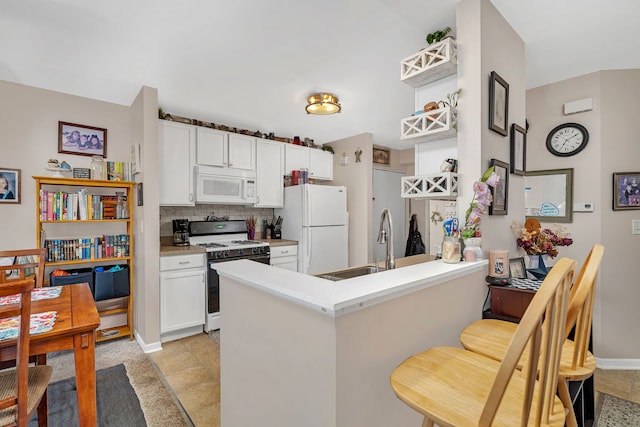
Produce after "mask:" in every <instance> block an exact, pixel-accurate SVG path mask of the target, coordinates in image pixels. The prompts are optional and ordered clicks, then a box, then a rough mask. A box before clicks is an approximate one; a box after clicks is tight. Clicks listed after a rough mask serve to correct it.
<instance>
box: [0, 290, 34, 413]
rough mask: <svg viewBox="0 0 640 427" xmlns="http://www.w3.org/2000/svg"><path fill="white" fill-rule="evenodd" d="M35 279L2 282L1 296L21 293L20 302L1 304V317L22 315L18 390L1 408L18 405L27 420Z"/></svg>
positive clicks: (17, 354)
mask: <svg viewBox="0 0 640 427" xmlns="http://www.w3.org/2000/svg"><path fill="white" fill-rule="evenodd" d="M34 282H35V281H34V279H33V278H32V279H18V280H10V281H8V282H6V283H2V284H0V297H3V296H7V295H15V294H20V295H21V298H20V302H18V303H16V304H11V305H5V306H0V317H1V318H6V317H13V316H19V317H20V326H19V329H18V337H17V338H16V340H17V345H16V371H17V375H16V388H15V389H16V390H17V393H16V394H15V395H14V396H11V397H7V398H5V399H2V400H1V401H0V410H3V409H6V408H9V407H11V406H13V405H17V412H18V414H17V419H18V420H26V417H27V386H28V375H29V372H28V370H29V326H30V325H29V323H30V317H31V291H32V290H33V288H34ZM25 422H26V421H25Z"/></svg>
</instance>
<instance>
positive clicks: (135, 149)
mask: <svg viewBox="0 0 640 427" xmlns="http://www.w3.org/2000/svg"><path fill="white" fill-rule="evenodd" d="M140 161H141V159H140V144H133V145H132V146H131V174H132V175H136V174H139V173H140V172H142V163H140Z"/></svg>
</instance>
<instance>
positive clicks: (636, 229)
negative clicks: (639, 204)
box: [631, 219, 640, 234]
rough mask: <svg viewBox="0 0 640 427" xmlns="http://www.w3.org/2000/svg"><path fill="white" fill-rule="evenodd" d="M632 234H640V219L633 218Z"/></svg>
mask: <svg viewBox="0 0 640 427" xmlns="http://www.w3.org/2000/svg"><path fill="white" fill-rule="evenodd" d="M631 234H640V219H632V220H631Z"/></svg>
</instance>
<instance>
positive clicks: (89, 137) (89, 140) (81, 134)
mask: <svg viewBox="0 0 640 427" xmlns="http://www.w3.org/2000/svg"><path fill="white" fill-rule="evenodd" d="M58 153H63V154H75V155H77V156H102V157H104V158H106V157H107V130H106V129H104V128H98V127H94V126H86V125H79V124H76V123H67V122H58Z"/></svg>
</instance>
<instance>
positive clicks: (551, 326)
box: [391, 258, 576, 427]
mask: <svg viewBox="0 0 640 427" xmlns="http://www.w3.org/2000/svg"><path fill="white" fill-rule="evenodd" d="M575 269H576V262H575V261H573V260H571V259H568V258H562V259H561V260H559V261H558V262H557V263H556V265H555V266H554V267H553V269H552V270H551V271H550V272H549V274H548V275H547V277H546V278H545V280H544V282H543V283H542V285H540V289H539V290H538V292H537V293H536V295H535V297H534V298H533V300H532V301H531V304H530V305H529V307H528V308H527V310H526V312H525V313H524V316H523V317H522V320H521V322H520V323H519V324H518V325H517V329H516V332H515V334H514V335H513V340H512V341H511V343H510V344H509V346H508V348H507V351H506V352H505V354H504V358H503V360H502V362H498V361H496V360H493V359H491V358H488V357H486V356H483V355H481V354H478V353H474V352H472V351H469V350H465V349H461V348H455V347H435V348H432V349H429V350H427V351H424V352H422V353H419V354H416V355H413V356H411V357H410V358H409V359H407V360H406V361H404V362H403V363H401V364H400V366H398V367H397V368H396V369H395V370H394V371H393V373H392V374H391V386H392V388H393V391H394V392H395V393H396V396H398V398H400V400H402V401H403V402H404V403H406V404H407V405H409V406H410V407H411V408H413V409H414V410H416V411H418V412H420V413H421V414H422V415H424V423H423V424H422V425H423V427H432V426H433V425H434V423H438V425H439V426H441V427H444V426H456V427H465V426H473V427H488V426H494V427H514V426H522V427H524V426H535V427H539V426H558V427H561V426H563V425H564V421H565V411H564V408H563V405H562V402H561V401H560V399H559V398H558V397H557V396H556V385H557V381H558V370H559V365H560V353H561V349H562V343H563V341H564V329H565V323H566V319H567V309H568V301H569V288H570V286H571V282H572V280H573V274H574V272H575ZM525 348H527V352H528V355H527V356H528V357H527V358H526V365H525V366H523V369H522V371H518V370H517V369H516V367H517V365H518V362H519V361H520V360H521V357H522V354H523V352H524V351H525Z"/></svg>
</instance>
